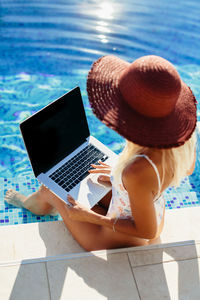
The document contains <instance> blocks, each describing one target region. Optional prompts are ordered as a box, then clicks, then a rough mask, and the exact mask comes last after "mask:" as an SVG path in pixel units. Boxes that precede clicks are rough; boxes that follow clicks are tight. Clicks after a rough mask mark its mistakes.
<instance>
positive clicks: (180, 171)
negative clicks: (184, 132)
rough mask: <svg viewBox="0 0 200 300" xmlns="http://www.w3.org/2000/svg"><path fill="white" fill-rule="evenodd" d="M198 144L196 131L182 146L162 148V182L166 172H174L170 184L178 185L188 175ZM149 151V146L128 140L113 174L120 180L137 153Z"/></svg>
mask: <svg viewBox="0 0 200 300" xmlns="http://www.w3.org/2000/svg"><path fill="white" fill-rule="evenodd" d="M195 146H196V133H195V132H194V133H193V134H192V136H191V137H190V139H189V140H188V141H186V142H185V143H184V144H183V145H182V146H179V147H175V148H170V149H160V151H161V154H162V156H161V157H162V161H161V165H162V166H161V167H162V171H163V176H162V180H161V183H162V184H163V182H164V179H165V175H166V173H168V174H172V176H173V177H172V181H171V183H170V186H174V187H178V186H179V185H180V182H181V179H182V178H184V177H185V176H186V175H187V172H188V170H189V169H190V168H191V166H192V163H193V160H194V152H195ZM147 151H148V148H147V147H142V146H139V145H137V144H134V143H132V142H130V141H127V140H126V145H125V147H124V149H123V151H122V152H121V154H120V155H119V158H118V160H117V162H116V165H115V166H114V168H113V176H114V177H115V178H116V179H117V180H118V179H119V177H120V176H121V174H122V171H123V169H124V168H125V167H126V166H127V165H128V164H130V163H133V162H134V160H135V159H136V157H135V155H138V154H145V153H146V152H147Z"/></svg>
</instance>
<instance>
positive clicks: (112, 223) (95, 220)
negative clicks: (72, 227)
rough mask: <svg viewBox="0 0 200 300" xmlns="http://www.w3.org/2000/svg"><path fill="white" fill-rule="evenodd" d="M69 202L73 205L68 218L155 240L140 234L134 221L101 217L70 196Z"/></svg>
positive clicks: (147, 235)
mask: <svg viewBox="0 0 200 300" xmlns="http://www.w3.org/2000/svg"><path fill="white" fill-rule="evenodd" d="M68 201H69V202H70V204H71V207H69V206H67V210H68V216H69V218H71V219H72V220H75V221H81V222H88V223H92V224H97V225H101V226H105V227H107V228H110V229H112V230H113V231H116V232H120V233H124V234H127V235H131V236H135V237H138V238H144V239H153V238H155V235H152V234H148V232H144V233H143V232H140V231H139V230H138V229H137V227H136V225H135V222H134V221H133V220H130V219H115V218H109V217H107V216H103V215H100V214H98V213H95V212H94V211H92V210H88V209H86V208H85V207H83V206H82V205H80V204H79V203H78V202H76V201H75V200H74V199H73V198H72V197H71V196H70V195H68Z"/></svg>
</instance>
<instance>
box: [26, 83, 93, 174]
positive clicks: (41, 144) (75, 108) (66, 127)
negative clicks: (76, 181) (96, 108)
mask: <svg viewBox="0 0 200 300" xmlns="http://www.w3.org/2000/svg"><path fill="white" fill-rule="evenodd" d="M20 129H21V132H22V135H23V139H24V143H25V146H26V149H27V152H28V154H29V158H30V161H31V164H32V168H33V171H34V174H35V176H38V175H39V174H40V173H42V172H43V173H44V172H46V171H48V170H49V169H50V168H52V167H53V166H54V165H55V164H57V163H58V162H59V161H61V160H62V159H63V158H65V157H66V156H67V155H68V154H70V153H71V152H73V151H74V150H75V149H76V148H77V147H78V146H80V145H81V144H82V143H83V142H84V141H85V139H86V138H87V137H88V136H89V134H90V133H89V128H88V124H87V120H86V115H85V111H84V107H83V102H82V97H81V93H80V89H79V87H77V88H75V89H73V90H72V91H70V92H69V93H67V94H65V95H63V96H62V97H61V98H59V99H57V100H55V101H54V102H52V103H51V104H49V105H48V106H46V107H45V108H43V109H42V110H40V111H39V112H37V113H36V114H34V115H33V116H31V117H30V118H28V119H27V120H25V121H23V122H22V123H21V124H20Z"/></svg>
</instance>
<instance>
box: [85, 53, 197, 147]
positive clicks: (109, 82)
mask: <svg viewBox="0 0 200 300" xmlns="http://www.w3.org/2000/svg"><path fill="white" fill-rule="evenodd" d="M87 93H88V98H89V102H90V105H91V107H92V110H93V112H94V114H95V115H96V117H97V118H98V119H100V120H101V121H102V122H103V123H104V124H106V125H107V126H108V127H110V128H111V129H113V130H115V131H116V132H118V133H119V134H120V135H121V136H123V137H124V138H126V139H127V140H129V141H131V142H134V143H136V144H138V145H141V146H145V147H153V148H172V147H178V146H181V145H183V144H184V143H185V142H186V141H187V140H188V139H189V138H190V137H191V135H192V133H193V132H194V130H195V127H196V121H197V116H196V110H197V108H196V99H195V96H194V94H193V93H192V91H191V89H190V88H189V87H188V86H187V85H186V84H185V83H184V82H183V81H182V80H181V78H180V76H179V74H178V72H177V70H176V69H175V67H174V66H173V65H172V64H171V63H170V62H169V61H167V60H166V59H164V58H162V57H159V56H155V55H148V56H143V57H140V58H138V59H136V60H135V61H133V63H128V62H126V61H124V60H122V59H120V58H118V57H116V56H113V55H107V56H103V57H101V58H99V59H98V60H97V61H95V62H94V63H93V65H92V68H91V70H90V71H89V73H88V78H87Z"/></svg>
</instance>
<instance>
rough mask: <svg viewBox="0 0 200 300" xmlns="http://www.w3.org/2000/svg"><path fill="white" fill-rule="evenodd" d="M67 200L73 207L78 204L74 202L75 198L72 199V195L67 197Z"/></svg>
mask: <svg viewBox="0 0 200 300" xmlns="http://www.w3.org/2000/svg"><path fill="white" fill-rule="evenodd" d="M67 200H68V201H69V203H70V204H71V205H74V204H76V201H75V200H74V198H72V196H71V195H69V194H68V195H67Z"/></svg>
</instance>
